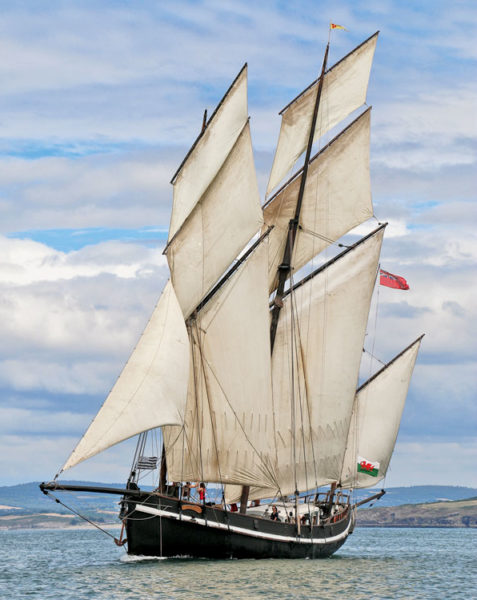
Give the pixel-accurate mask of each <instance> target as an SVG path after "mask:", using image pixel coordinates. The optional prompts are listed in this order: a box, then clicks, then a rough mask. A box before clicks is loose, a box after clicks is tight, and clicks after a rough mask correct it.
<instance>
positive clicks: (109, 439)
mask: <svg viewBox="0 0 477 600" xmlns="http://www.w3.org/2000/svg"><path fill="white" fill-rule="evenodd" d="M188 373H189V340H188V337H187V331H186V327H185V324H184V319H183V317H182V311H181V308H180V306H179V303H178V301H177V298H176V295H175V293H174V288H173V286H172V284H171V283H170V282H168V283H167V284H166V287H165V288H164V291H163V292H162V295H161V297H160V299H159V302H158V304H157V306H156V308H155V309H154V312H153V314H152V316H151V319H150V321H149V323H148V324H147V326H146V329H145V330H144V333H143V334H142V337H141V338H140V340H139V342H138V344H137V346H136V348H135V349H134V351H133V353H132V354H131V356H130V358H129V361H128V362H127V364H126V366H125V367H124V369H123V371H122V373H121V375H120V376H119V378H118V380H117V381H116V383H115V385H114V387H113V389H112V390H111V392H110V393H109V396H108V397H107V398H106V400H105V402H104V404H103V406H102V407H101V409H100V410H99V412H98V414H97V415H96V417H95V418H94V420H93V421H92V423H91V425H90V426H89V428H88V430H87V431H86V433H85V434H84V436H83V437H82V439H81V440H80V442H79V443H78V445H77V446H76V448H75V449H74V451H73V452H72V454H71V456H70V457H69V458H68V460H67V461H66V463H65V465H64V466H63V469H62V471H64V470H66V469H69V468H70V467H73V466H74V465H77V464H78V463H80V462H82V461H83V460H85V459H87V458H90V457H92V456H94V455H95V454H98V453H99V452H101V451H102V450H106V448H109V447H111V446H114V444H117V443H118V442H121V441H123V440H125V439H127V438H130V437H131V436H133V435H136V434H138V433H141V432H142V431H146V430H148V429H152V428H153V427H159V426H161V425H166V424H178V423H182V421H183V416H184V410H185V404H186V398H187V380H188Z"/></svg>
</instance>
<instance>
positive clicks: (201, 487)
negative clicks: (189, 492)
mask: <svg viewBox="0 0 477 600" xmlns="http://www.w3.org/2000/svg"><path fill="white" fill-rule="evenodd" d="M197 491H198V492H199V500H200V501H201V502H202V503H204V502H205V491H206V488H205V483H204V482H203V481H201V482H200V483H199V487H198V488H197Z"/></svg>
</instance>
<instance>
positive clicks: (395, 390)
mask: <svg viewBox="0 0 477 600" xmlns="http://www.w3.org/2000/svg"><path fill="white" fill-rule="evenodd" d="M421 339H422V338H419V339H418V340H416V341H415V342H414V343H413V344H411V346H409V347H408V348H407V349H406V350H405V351H404V352H402V353H401V354H400V355H399V356H397V357H396V358H395V359H394V360H393V361H392V362H390V363H389V364H388V365H386V366H385V367H384V368H383V369H381V370H380V371H379V372H378V373H376V375H374V377H372V378H371V379H370V380H369V381H368V382H366V383H365V384H364V385H362V386H361V388H360V389H359V390H358V392H357V394H356V398H355V402H354V407H353V415H352V418H351V422H350V428H349V433H348V442H347V448H346V454H345V457H344V461H343V468H342V472H341V478H340V480H341V485H342V486H343V487H345V488H347V487H350V488H367V487H373V486H375V485H376V484H377V483H378V482H379V481H381V480H382V479H383V478H384V477H385V476H386V471H387V470H388V466H389V462H390V460H391V455H392V453H393V450H394V445H395V443H396V438H397V434H398V431H399V424H400V422H401V415H402V411H403V409H404V403H405V401H406V396H407V391H408V388H409V383H410V380H411V375H412V371H413V369H414V364H415V362H416V358H417V353H418V351H419V346H420V344H421ZM363 463H364V464H363ZM373 466H374V467H375V468H374V469H373Z"/></svg>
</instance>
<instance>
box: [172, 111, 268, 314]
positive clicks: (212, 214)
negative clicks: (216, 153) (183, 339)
mask: <svg viewBox="0 0 477 600" xmlns="http://www.w3.org/2000/svg"><path fill="white" fill-rule="evenodd" d="M262 223H263V214H262V209H261V207H260V196H259V192H258V185H257V178H256V174H255V165H254V162H253V150H252V140H251V136H250V126H249V123H248V122H247V123H246V124H245V126H244V128H243V130H242V132H241V134H240V135H239V137H238V139H237V141H236V142H235V144H234V147H233V148H232V150H231V151H230V153H229V155H228V157H227V158H226V160H225V162H224V164H223V165H222V167H221V168H220V169H219V171H218V173H217V175H216V176H215V178H214V179H213V181H212V182H211V184H210V185H209V187H208V188H207V190H206V191H205V192H204V194H203V196H202V197H201V198H200V200H199V201H198V202H197V204H196V205H195V207H194V208H193V209H192V212H191V213H190V215H189V217H188V218H187V219H186V220H185V221H184V223H183V225H182V227H181V228H180V229H179V231H178V232H177V233H176V235H175V236H174V238H173V239H172V240H171V242H170V244H169V245H168V248H167V260H168V262H169V268H170V270H171V277H172V282H173V284H174V289H175V291H176V294H177V297H178V299H179V303H180V305H181V307H182V311H183V314H184V317H185V318H187V317H188V316H189V315H190V313H191V312H192V311H193V310H194V309H195V308H196V307H197V305H198V304H199V302H200V301H201V300H202V298H203V297H204V296H205V295H206V294H207V292H209V290H210V289H211V287H212V286H213V285H214V283H215V282H216V281H217V280H218V279H219V277H220V276H221V275H222V274H223V273H224V271H225V270H226V268H227V267H228V266H229V265H230V264H231V263H232V261H233V260H234V259H235V258H236V256H237V255H238V254H239V253H240V251H241V250H242V249H243V248H244V247H245V245H246V244H247V242H248V241H249V240H250V238H251V237H252V236H253V235H254V234H255V233H257V231H258V230H259V229H260V227H261V225H262Z"/></svg>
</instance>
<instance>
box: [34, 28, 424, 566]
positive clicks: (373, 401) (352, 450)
mask: <svg viewBox="0 0 477 600" xmlns="http://www.w3.org/2000/svg"><path fill="white" fill-rule="evenodd" d="M377 38H378V33H375V34H374V35H372V36H371V37H370V38H368V39H367V40H365V41H364V42H363V43H362V44H360V45H359V46H358V47H357V48H355V49H354V50H353V51H352V52H350V53H349V54H348V55H346V56H345V57H344V58H342V59H341V60H340V61H339V62H337V63H336V64H335V65H334V66H332V67H331V68H328V67H327V60H328V52H329V42H328V45H327V47H326V51H325V55H324V60H323V65H322V68H321V72H320V74H319V77H318V78H317V79H316V80H315V81H314V82H313V83H311V85H310V86H309V87H307V88H306V89H305V90H304V91H303V92H302V93H301V94H299V95H298V96H297V97H296V98H295V99H294V100H292V101H291V102H290V104H288V105H287V106H286V107H285V108H284V109H283V110H282V111H281V113H280V114H281V118H282V122H281V129H280V134H279V139H278V144H277V148H276V153H275V158H274V162H273V166H272V169H271V173H270V179H269V183H268V189H267V195H266V201H265V202H264V203H263V205H262V203H261V201H260V195H259V190H258V185H257V178H256V173H255V166H254V158H253V149H252V142H251V134H250V122H249V116H248V106H247V65H245V66H244V67H243V68H242V70H241V71H240V73H239V74H238V75H237V77H236V79H235V80H234V81H233V83H232V84H231V86H230V88H229V89H228V90H227V92H226V94H225V96H224V97H223V99H222V100H221V101H220V103H219V105H218V106H217V108H216V110H215V112H214V113H213V114H212V115H211V116H210V118H209V119H207V116H206V115H204V119H203V125H202V131H201V133H200V135H199V136H198V138H197V139H196V141H195V142H194V144H193V145H192V147H191V149H190V151H189V152H188V154H187V155H186V157H185V158H184V160H183V162H182V164H181V165H180V166H179V168H178V170H177V172H176V173H175V175H174V177H173V179H172V184H173V206H172V214H171V222H170V229H169V237H168V241H167V245H166V248H165V250H164V253H165V255H166V256H167V261H168V264H169V268H170V279H169V281H168V282H167V284H166V285H165V288H164V290H163V292H162V295H161V296H160V299H159V301H158V303H157V305H156V307H155V309H154V311H153V313H152V316H151V318H150V320H149V322H148V324H147V326H146V328H145V330H144V333H143V334H142V336H141V338H140V339H139V341H138V343H137V345H136V347H135V349H134V350H133V352H132V354H131V356H130V358H129V360H128V362H127V364H126V365H125V367H124V369H123V371H122V373H121V374H120V376H119V378H118V379H117V381H116V383H115V385H114V387H113V388H112V390H111V392H110V393H109V395H108V397H107V398H106V400H105V402H104V404H103V405H102V407H101V408H100V409H99V412H98V413H97V415H96V417H95V418H94V420H93V421H92V423H91V425H90V426H89V428H88V429H87V431H86V433H85V434H84V436H83V437H82V439H81V440H80V441H79V443H78V444H77V446H76V448H75V449H74V450H73V452H72V454H71V456H70V457H69V458H68V459H67V461H66V462H65V464H64V465H63V467H62V469H61V470H60V472H59V473H58V475H56V477H55V478H54V480H53V481H51V482H49V483H43V484H42V485H41V486H40V487H41V489H42V490H43V491H44V492H45V493H46V494H52V493H54V492H56V491H60V490H81V491H91V492H100V493H113V494H119V495H120V496H121V500H120V504H121V511H120V515H119V516H120V519H121V521H122V523H123V531H122V533H121V538H120V540H116V541H117V543H118V544H126V546H125V547H126V548H127V551H128V553H129V554H133V555H145V556H164V557H167V556H184V555H186V556H193V557H209V558H230V557H234V558H267V557H275V558H318V557H325V556H330V555H331V554H333V553H334V552H335V551H336V550H338V548H340V546H341V545H342V544H343V543H344V542H345V540H346V539H347V537H348V536H349V535H350V534H351V533H352V531H353V526H354V521H355V512H356V507H357V505H358V504H359V503H358V502H355V501H354V494H353V492H354V490H359V489H361V488H371V487H375V486H376V485H377V484H378V482H380V481H381V480H382V479H383V478H384V477H385V475H386V471H387V469H388V466H389V462H390V459H391V455H392V452H393V449H394V445H395V442H396V437H397V434H398V429H399V424H400V420H401V415H402V411H403V407H404V403H405V399H406V395H407V391H408V387H409V382H410V378H411V374H412V371H413V368H414V364H415V361H416V356H417V353H418V349H419V345H420V342H421V338H422V336H421V337H420V338H419V339H417V340H416V341H414V342H413V343H412V344H410V345H409V346H408V347H406V349H405V350H403V351H402V352H400V353H399V354H398V355H397V356H396V357H395V358H394V359H393V360H391V361H390V362H389V363H388V364H386V365H384V366H383V367H382V368H381V369H380V370H378V371H377V372H375V373H374V374H373V375H372V376H371V377H370V378H369V379H368V380H367V381H365V382H364V383H362V384H361V385H359V383H360V365H361V363H362V356H363V347H364V342H365V336H366V330H367V323H368V317H369V313H370V307H371V303H372V299H373V290H374V288H375V285H376V284H377V282H378V281H379V276H380V264H379V260H380V251H381V244H382V240H383V234H384V230H385V227H386V224H380V223H378V224H377V227H375V229H374V230H373V231H372V232H371V233H369V234H368V235H366V236H365V237H362V239H359V240H358V241H356V242H354V243H352V244H351V245H347V244H345V242H344V241H343V236H345V234H347V233H348V232H350V231H351V230H352V229H354V228H355V227H357V226H358V225H360V224H362V223H364V222H365V221H368V220H370V219H372V218H374V212H373V206H372V200H371V184H370V170H369V145H370V118H371V108H369V107H366V106H365V103H366V93H367V87H368V80H369V75H370V70H371V65H372V61H373V56H374V52H375V47H376V42H377ZM356 115H357V116H356ZM352 117H356V118H352ZM336 132H337V133H336ZM334 133H336V135H335V136H334V137H332V134H334ZM330 138H332V139H331V141H327V142H326V143H324V142H323V140H324V139H330ZM314 144H315V147H318V151H317V152H316V153H315V154H313V148H314ZM302 156H304V161H303V164H302V166H301V167H300V166H299V162H298V161H299V160H300V157H302ZM290 174H291V176H290ZM376 221H377V220H376ZM346 239H348V238H346ZM327 248H328V250H327V251H326V254H327V256H328V258H324V257H323V251H325V250H326V249H327ZM335 248H336V251H334V252H333V250H334V249H335ZM330 255H332V258H329V256H330ZM388 275H389V276H390V277H392V276H391V275H390V274H388ZM153 432H155V433H156V434H157V432H159V439H160V443H159V446H158V449H159V451H158V452H157V453H156V455H155V456H150V455H148V454H147V448H148V442H147V440H148V436H151V435H153ZM133 436H139V437H138V443H137V448H136V452H135V456H134V460H133V464H132V468H131V472H130V475H129V478H128V481H127V483H126V484H125V486H124V488H119V489H118V488H107V487H91V486H75V485H71V484H66V483H62V482H61V481H60V479H59V476H60V474H62V473H64V472H65V471H67V470H68V469H70V468H71V467H74V466H75V465H77V464H79V463H81V462H82V461H84V460H86V459H88V458H90V457H92V456H95V455H96V454H98V453H100V452H102V451H104V450H106V449H107V448H110V447H111V446H113V445H115V444H117V443H119V442H121V441H123V440H126V439H128V438H131V437H133ZM145 473H149V474H150V473H154V474H155V484H154V486H152V487H148V488H147V489H146V488H145V487H144V486H143V484H142V482H143V475H144V474H145ZM141 486H142V487H141ZM382 493H384V492H379V493H377V494H373V496H371V497H370V499H371V498H376V497H379V496H380V495H381V494H382Z"/></svg>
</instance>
